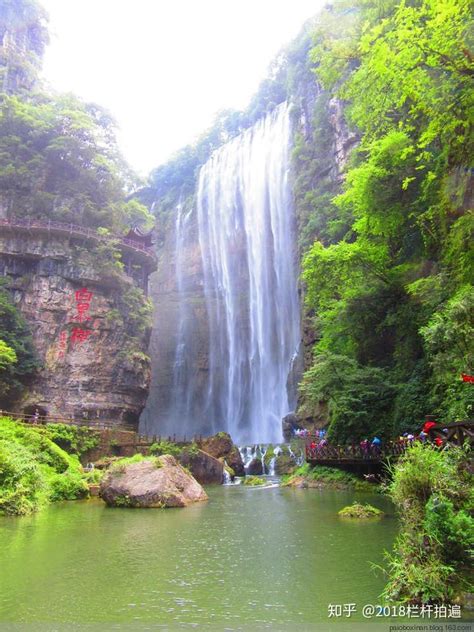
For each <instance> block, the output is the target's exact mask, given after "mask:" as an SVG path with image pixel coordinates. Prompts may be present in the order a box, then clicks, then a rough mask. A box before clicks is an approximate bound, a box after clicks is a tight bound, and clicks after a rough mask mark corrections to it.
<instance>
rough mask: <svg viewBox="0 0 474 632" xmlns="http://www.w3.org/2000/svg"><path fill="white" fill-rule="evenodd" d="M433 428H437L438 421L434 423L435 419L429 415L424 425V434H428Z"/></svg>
mask: <svg viewBox="0 0 474 632" xmlns="http://www.w3.org/2000/svg"><path fill="white" fill-rule="evenodd" d="M433 426H437V423H436V421H433V417H432V416H431V415H427V416H426V421H425V423H424V425H423V432H426V434H428V433H429V431H430V429H431V428H433Z"/></svg>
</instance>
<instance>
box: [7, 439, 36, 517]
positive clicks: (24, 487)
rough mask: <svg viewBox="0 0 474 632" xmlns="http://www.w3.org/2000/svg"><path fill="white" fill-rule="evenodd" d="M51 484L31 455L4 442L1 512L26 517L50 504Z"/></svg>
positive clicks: (15, 445) (27, 451)
mask: <svg viewBox="0 0 474 632" xmlns="http://www.w3.org/2000/svg"><path fill="white" fill-rule="evenodd" d="M47 496H48V491H47V483H46V478H45V476H44V474H43V472H42V471H41V468H40V466H39V464H38V463H37V462H36V461H35V460H34V459H33V458H32V455H31V452H30V451H29V450H28V449H27V448H25V447H23V446H22V445H20V444H18V443H12V442H10V441H5V440H0V513H5V514H10V515H24V514H29V513H32V512H33V511H37V510H38V509H40V508H41V507H42V506H43V505H45V504H46V502H47Z"/></svg>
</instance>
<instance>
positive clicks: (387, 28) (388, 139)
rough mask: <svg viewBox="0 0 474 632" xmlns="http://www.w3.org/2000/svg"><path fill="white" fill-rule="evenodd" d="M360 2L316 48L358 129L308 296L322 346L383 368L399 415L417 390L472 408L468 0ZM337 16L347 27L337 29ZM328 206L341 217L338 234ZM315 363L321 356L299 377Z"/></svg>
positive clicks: (415, 410) (403, 422)
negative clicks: (468, 379)
mask: <svg viewBox="0 0 474 632" xmlns="http://www.w3.org/2000/svg"><path fill="white" fill-rule="evenodd" d="M354 8H355V9H356V10H355V11H351V10H350V8H348V6H347V3H345V2H340V3H336V5H335V7H334V8H333V9H331V10H329V12H328V13H327V15H326V18H325V20H326V22H327V24H324V21H323V23H322V25H320V28H319V31H318V34H317V38H316V44H315V46H314V48H313V50H312V52H311V56H312V60H313V62H314V64H315V73H316V75H317V76H318V79H319V80H320V81H321V82H322V83H323V84H324V85H325V86H326V88H327V89H329V90H330V91H331V94H332V95H333V96H337V97H338V98H341V99H344V100H345V102H346V108H345V113H346V116H347V118H348V120H349V122H350V123H351V125H352V126H354V127H355V128H356V129H357V131H358V133H359V135H360V139H361V140H360V144H359V146H358V148H357V150H356V151H355V152H353V155H352V159H351V162H350V165H349V168H348V171H347V174H346V178H345V182H344V186H343V192H342V193H341V194H340V195H338V196H336V197H333V199H332V200H331V201H330V202H329V203H328V205H327V207H328V209H330V210H329V211H328V212H327V213H326V215H324V214H320V218H321V217H322V218H324V219H323V223H322V224H321V223H320V226H319V231H320V234H321V237H322V238H320V241H317V242H316V243H315V244H314V245H313V246H312V247H311V248H310V249H309V251H308V253H307V255H306V257H305V259H304V264H303V279H304V281H305V285H306V301H307V308H308V309H309V310H312V312H313V313H314V314H315V326H316V330H317V331H318V343H317V350H318V351H319V352H323V353H335V354H339V355H341V356H343V357H346V358H347V361H348V362H349V363H350V362H351V361H354V362H357V363H358V364H359V366H360V367H361V368H362V369H365V368H367V369H368V368H384V370H386V371H388V383H391V384H392V385H393V389H392V394H391V398H392V401H391V404H390V405H387V409H386V412H387V414H388V415H389V417H390V416H391V417H392V419H393V422H394V423H395V424H396V428H402V427H403V428H407V427H410V425H411V427H413V426H416V420H415V419H413V417H414V416H418V415H420V414H423V413H422V409H423V401H424V404H425V411H424V412H425V413H426V412H428V410H429V411H430V412H435V413H437V414H439V415H440V416H441V418H442V419H446V420H448V421H450V420H453V418H459V417H463V416H467V415H469V414H470V411H471V410H472V401H471V398H472V393H471V391H469V393H468V391H467V390H466V389H464V390H462V387H463V386H464V385H463V384H462V383H461V382H460V379H459V373H460V371H461V370H462V369H461V366H463V367H464V370H468V367H470V366H472V358H471V353H470V352H468V350H467V349H468V348H469V346H470V343H469V341H468V340H467V336H466V332H467V331H468V330H469V328H471V330H472V306H470V307H468V305H470V304H471V302H472V298H471V297H470V294H471V292H472V289H471V283H472V278H473V270H474V264H473V262H474V248H473V246H472V244H473V241H472V236H473V229H474V217H473V214H472V182H473V174H472V170H471V169H470V168H469V165H470V156H472V152H473V148H474V134H473V125H472V120H473V119H472V111H473V106H474V82H473V81H472V78H473V73H474V58H473V56H472V54H471V53H470V52H469V51H470V50H472V39H473V36H472V29H471V28H470V27H471V25H472V3H471V2H468V1H467V0H441V1H437V0H413V1H410V2H395V1H392V0H359V1H358V2H357V3H356V6H355V7H354ZM338 16H348V17H347V22H346V28H345V29H342V30H341V31H340V32H336V31H331V28H329V26H328V25H330V24H331V23H333V22H334V20H337V18H338ZM318 38H319V39H318ZM329 205H330V206H329ZM334 208H335V209H336V213H334ZM334 217H336V219H337V218H338V217H339V218H340V219H341V221H342V222H343V223H345V224H346V226H347V228H346V230H345V232H344V233H342V234H341V233H340V234H337V232H333V233H332V238H331V233H330V232H329V231H328V229H327V227H328V226H329V223H330V222H334V219H333V218H334ZM319 221H320V222H321V220H319ZM325 221H326V226H325V225H324V222H325ZM328 237H329V239H328ZM461 349H463V350H464V351H461ZM471 351H472V349H471ZM317 357H318V356H317ZM319 371H320V368H318V366H317V363H316V364H315V367H314V372H313V369H311V370H310V371H309V372H308V373H307V374H306V376H305V381H304V384H305V386H304V389H305V388H306V389H308V382H310V381H311V379H319V377H318V376H319ZM333 387H334V388H335V389H336V385H333ZM351 388H352V387H351V385H350V384H345V385H344V386H342V387H341V386H339V387H338V389H336V390H335V391H334V393H332V392H331V391H330V390H329V391H328V393H327V396H328V397H329V398H331V397H332V398H333V399H334V397H335V393H338V395H337V397H339V398H340V397H342V396H343V395H344V389H347V393H348V394H349V393H350V392H351ZM389 398H390V396H389ZM410 416H411V422H410ZM418 421H419V419H418Z"/></svg>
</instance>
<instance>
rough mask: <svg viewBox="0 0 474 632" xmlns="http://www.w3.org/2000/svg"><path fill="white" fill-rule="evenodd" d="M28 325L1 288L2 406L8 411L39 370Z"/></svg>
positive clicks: (0, 373) (0, 381)
mask: <svg viewBox="0 0 474 632" xmlns="http://www.w3.org/2000/svg"><path fill="white" fill-rule="evenodd" d="M38 366H39V363H38V360H37V358H36V355H35V352H34V347H33V342H32V339H31V334H30V331H29V329H28V326H27V324H26V322H25V320H24V318H23V317H22V315H21V314H20V312H19V311H18V309H17V308H16V306H15V305H14V304H13V303H12V300H11V298H10V295H9V293H8V291H7V290H6V289H4V288H2V287H1V286H0V404H1V406H2V407H3V408H6V407H7V406H8V404H9V403H10V402H11V401H12V400H14V399H15V398H16V397H18V395H19V394H20V393H21V391H22V389H23V388H24V387H25V384H27V382H28V379H29V378H30V377H31V376H32V375H33V373H34V371H35V370H36V369H37V368H38Z"/></svg>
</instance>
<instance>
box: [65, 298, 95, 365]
mask: <svg viewBox="0 0 474 632" xmlns="http://www.w3.org/2000/svg"><path fill="white" fill-rule="evenodd" d="M92 297H93V293H92V292H91V291H90V290H88V289H87V288H86V287H83V288H81V289H80V290H77V291H76V292H75V293H74V298H75V303H76V313H75V314H74V316H72V318H71V322H74V323H85V322H87V321H89V320H91V317H90V316H89V309H90V306H91V300H92ZM92 333H93V332H92V330H91V329H83V328H82V327H73V329H72V331H71V336H70V341H71V346H72V347H73V348H74V347H76V346H78V345H80V344H82V343H83V342H86V341H87V340H88V339H89V337H90V336H91V335H92ZM67 343H68V332H67V331H62V332H61V333H60V334H59V351H58V359H63V358H64V357H65V355H66V351H67Z"/></svg>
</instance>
